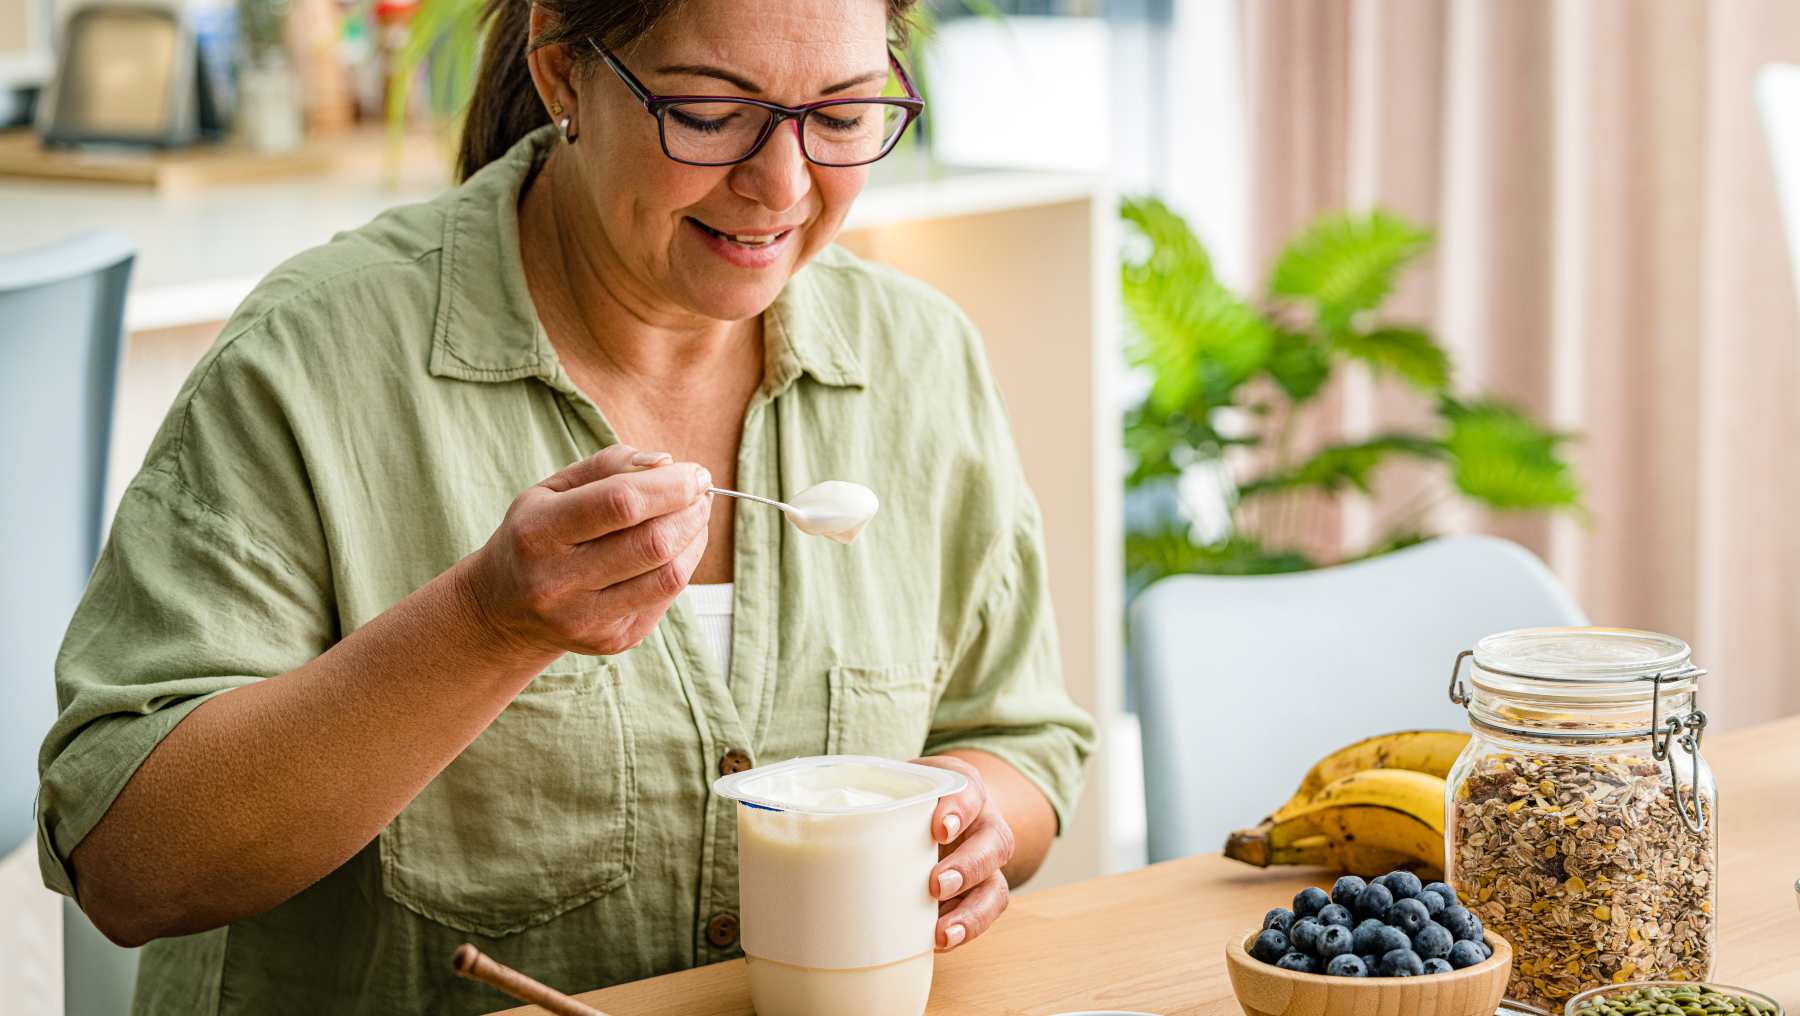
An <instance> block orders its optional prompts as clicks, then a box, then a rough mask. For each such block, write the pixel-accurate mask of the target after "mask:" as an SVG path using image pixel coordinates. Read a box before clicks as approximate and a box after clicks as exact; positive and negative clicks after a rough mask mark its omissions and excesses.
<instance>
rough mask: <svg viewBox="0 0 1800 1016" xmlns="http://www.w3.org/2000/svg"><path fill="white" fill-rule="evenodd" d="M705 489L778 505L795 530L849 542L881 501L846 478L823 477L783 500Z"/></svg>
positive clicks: (738, 492) (860, 530)
mask: <svg viewBox="0 0 1800 1016" xmlns="http://www.w3.org/2000/svg"><path fill="white" fill-rule="evenodd" d="M707 490H708V491H710V492H711V493H714V494H724V495H726V496H727V497H741V498H743V499H744V500H746V501H760V502H762V503H763V504H766V505H772V506H774V507H776V508H780V509H781V511H782V513H783V514H785V515H786V516H787V517H788V521H789V522H792V523H793V524H794V528H795V529H798V530H800V531H801V532H803V533H806V534H807V535H809V536H823V537H826V538H827V539H832V540H836V541H837V542H839V543H849V542H850V541H851V540H854V539H856V534H858V533H860V532H862V531H863V527H864V526H866V525H868V524H869V520H870V519H872V518H874V517H875V512H876V511H877V510H879V509H880V508H881V501H880V500H879V499H878V498H876V496H875V492H874V491H872V490H870V489H869V488H867V487H865V486H863V485H862V484H860V483H851V482H850V481H849V480H826V481H825V482H824V483H819V484H814V485H813V486H811V487H808V488H806V489H805V490H803V491H801V492H800V493H798V494H795V495H794V496H793V497H792V498H789V499H788V501H787V502H782V501H775V500H771V499H769V498H766V497H758V496H757V495H755V494H746V493H744V492H743V491H738V490H726V489H725V488H723V487H709V488H707Z"/></svg>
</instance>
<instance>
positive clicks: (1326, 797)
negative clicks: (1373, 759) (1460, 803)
mask: <svg viewBox="0 0 1800 1016" xmlns="http://www.w3.org/2000/svg"><path fill="white" fill-rule="evenodd" d="M1444 789H1445V787H1444V780H1443V778H1442V777H1438V776H1433V775H1430V774H1428V773H1420V772H1413V771H1411V770H1407V769H1371V770H1368V771H1365V772H1355V773H1351V774H1350V775H1348V776H1344V777H1342V778H1340V779H1338V780H1335V781H1333V782H1332V783H1329V784H1327V785H1326V786H1324V787H1322V788H1321V789H1319V790H1318V792H1316V793H1314V794H1313V795H1311V796H1310V797H1309V798H1308V800H1307V802H1306V803H1305V805H1304V806H1302V807H1300V808H1298V809H1296V810H1294V811H1293V812H1292V813H1291V814H1289V815H1288V816H1287V817H1286V818H1282V819H1279V820H1276V819H1268V820H1265V821H1264V822H1263V823H1262V824H1261V825H1258V826H1255V827H1253V828H1250V829H1240V830H1238V831H1236V832H1234V833H1232V834H1231V836H1230V838H1229V839H1227V840H1226V842H1225V856H1226V857H1230V858H1233V859H1235V860H1239V861H1243V862H1245V863H1247V864H1253V865H1256V866H1257V867H1267V866H1269V865H1271V864H1312V863H1325V864H1338V865H1343V866H1344V868H1345V869H1346V870H1352V871H1355V870H1356V869H1358V868H1366V867H1371V866H1376V867H1378V866H1379V865H1380V864H1387V867H1386V868H1382V869H1381V871H1387V870H1391V869H1392V868H1394V867H1400V866H1403V865H1402V864H1399V863H1395V861H1396V859H1398V860H1399V861H1403V862H1404V864H1405V866H1429V867H1430V868H1432V869H1439V868H1441V867H1442V865H1443V863H1444ZM1357 873H1359V874H1360V871H1358V872H1357ZM1379 873H1380V872H1377V874H1379Z"/></svg>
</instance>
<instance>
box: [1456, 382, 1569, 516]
mask: <svg viewBox="0 0 1800 1016" xmlns="http://www.w3.org/2000/svg"><path fill="white" fill-rule="evenodd" d="M1439 413H1440V415H1442V416H1443V417H1444V419H1445V420H1446V421H1447V422H1448V423H1449V425H1450V429H1449V434H1448V436H1446V437H1445V438H1444V450H1445V451H1446V452H1448V453H1449V455H1450V459H1451V462H1452V466H1451V477H1452V478H1453V479H1454V481H1455V483H1456V487H1457V489H1458V490H1460V491H1462V492H1463V493H1464V494H1466V495H1468V496H1469V497H1472V498H1474V499H1476V500H1477V501H1481V502H1483V503H1484V504H1487V505H1489V506H1491V507H1494V508H1500V509H1507V510H1521V509H1545V508H1565V509H1575V510H1579V509H1580V508H1581V484H1580V481H1579V480H1578V479H1577V478H1576V476H1575V471H1574V469H1573V468H1572V467H1571V466H1570V465H1569V463H1568V462H1567V461H1566V460H1565V459H1563V458H1562V456H1561V455H1560V454H1559V449H1560V448H1561V446H1562V445H1563V444H1564V443H1566V442H1567V441H1568V440H1569V438H1568V436H1567V435H1565V434H1558V433H1555V432H1552V431H1550V430H1547V429H1545V428H1544V427H1542V426H1540V425H1539V424H1538V423H1537V422H1536V421H1534V420H1532V419H1531V418H1530V417H1529V416H1526V415H1525V414H1524V413H1522V412H1520V411H1519V410H1518V409H1515V408H1513V407H1512V406H1509V405H1506V404H1505V403H1502V402H1497V401H1481V402H1472V403H1468V404H1463V403H1459V402H1457V401H1455V400H1454V399H1448V398H1446V399H1444V400H1443V401H1442V402H1441V404H1440V406H1439Z"/></svg>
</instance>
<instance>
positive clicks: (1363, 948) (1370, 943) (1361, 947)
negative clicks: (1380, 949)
mask: <svg viewBox="0 0 1800 1016" xmlns="http://www.w3.org/2000/svg"><path fill="white" fill-rule="evenodd" d="M1385 927H1387V925H1385V924H1382V923H1381V922H1380V921H1377V920H1375V919H1374V918H1370V919H1369V920H1367V921H1364V922H1363V923H1361V924H1359V925H1357V926H1356V937H1355V938H1354V939H1353V940H1352V941H1353V942H1354V944H1355V948H1356V952H1357V955H1359V956H1360V955H1364V954H1367V953H1372V952H1374V951H1375V936H1377V935H1379V934H1380V933H1381V929H1383V928H1385Z"/></svg>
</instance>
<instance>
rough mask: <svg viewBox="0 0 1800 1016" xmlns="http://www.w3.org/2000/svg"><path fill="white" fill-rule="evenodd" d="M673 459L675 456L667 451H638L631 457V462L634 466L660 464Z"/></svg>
mask: <svg viewBox="0 0 1800 1016" xmlns="http://www.w3.org/2000/svg"><path fill="white" fill-rule="evenodd" d="M674 461H675V456H673V455H670V454H669V453H668V452H638V453H637V454H636V455H633V456H632V457H631V464H632V465H634V466H660V465H662V464H663V463H665V462H674Z"/></svg>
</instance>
